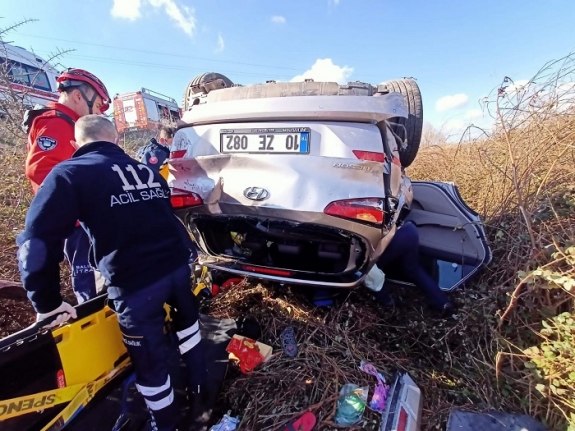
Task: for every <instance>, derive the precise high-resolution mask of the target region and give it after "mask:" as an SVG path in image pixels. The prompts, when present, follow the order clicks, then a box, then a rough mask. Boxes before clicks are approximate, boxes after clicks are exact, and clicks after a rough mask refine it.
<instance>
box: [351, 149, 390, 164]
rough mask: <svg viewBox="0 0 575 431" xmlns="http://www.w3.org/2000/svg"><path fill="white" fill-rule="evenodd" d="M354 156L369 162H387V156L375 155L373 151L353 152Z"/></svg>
mask: <svg viewBox="0 0 575 431" xmlns="http://www.w3.org/2000/svg"><path fill="white" fill-rule="evenodd" d="M353 154H354V155H355V157H357V158H358V159H359V160H365V161H368V162H380V163H383V162H385V154H383V153H375V152H373V151H361V150H353Z"/></svg>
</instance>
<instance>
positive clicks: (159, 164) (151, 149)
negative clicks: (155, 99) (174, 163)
mask: <svg viewBox="0 0 575 431" xmlns="http://www.w3.org/2000/svg"><path fill="white" fill-rule="evenodd" d="M174 133H175V132H174V129H173V128H171V127H167V126H162V127H160V133H159V137H158V140H159V141H157V140H156V139H155V138H152V139H150V142H149V143H148V144H147V145H144V146H142V147H140V148H139V149H138V151H137V152H136V159H137V160H139V161H140V162H141V163H143V164H145V165H146V166H148V167H149V168H152V169H153V170H155V171H157V172H159V173H160V175H161V176H162V177H164V179H166V180H167V179H168V172H169V171H168V159H169V158H170V146H171V145H172V142H173V141H174Z"/></svg>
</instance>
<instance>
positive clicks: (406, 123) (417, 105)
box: [384, 78, 423, 168]
mask: <svg viewBox="0 0 575 431" xmlns="http://www.w3.org/2000/svg"><path fill="white" fill-rule="evenodd" d="M384 85H385V86H387V89H388V90H389V91H390V92H396V93H401V94H402V95H403V96H404V98H405V102H406V104H407V111H408V113H409V115H408V118H403V117H394V118H390V120H389V121H390V122H392V123H397V125H392V126H391V129H392V130H393V132H394V133H395V134H396V135H398V136H399V137H400V138H402V139H405V138H407V147H406V148H405V149H403V150H402V151H400V153H399V159H400V161H401V166H403V167H405V168H406V167H408V166H409V165H411V164H412V163H413V161H414V160H415V157H416V156H417V151H418V150H419V144H420V143H421V132H422V130H423V102H422V100H421V91H420V90H419V86H418V85H417V83H416V82H415V80H414V79H411V78H404V79H396V80H392V81H386V82H384ZM402 126H403V127H402ZM404 127H405V130H404V129H403V128H404ZM406 134H407V136H406Z"/></svg>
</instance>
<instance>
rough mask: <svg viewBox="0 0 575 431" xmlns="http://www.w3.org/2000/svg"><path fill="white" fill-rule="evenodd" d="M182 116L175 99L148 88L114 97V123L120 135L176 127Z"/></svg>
mask: <svg viewBox="0 0 575 431" xmlns="http://www.w3.org/2000/svg"><path fill="white" fill-rule="evenodd" d="M181 115H182V111H181V109H180V108H179V107H178V104H177V102H176V101H175V99H173V98H171V97H168V96H165V95H163V94H160V93H157V92H155V91H152V90H148V89H147V88H142V89H141V90H140V91H135V92H132V93H124V94H116V95H115V96H114V121H115V123H116V128H117V129H118V132H119V133H125V132H133V131H144V130H156V129H158V127H159V126H160V125H162V124H165V125H169V126H174V125H175V124H176V122H177V121H178V120H179V119H180V117H181Z"/></svg>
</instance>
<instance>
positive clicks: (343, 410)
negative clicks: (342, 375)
mask: <svg viewBox="0 0 575 431" xmlns="http://www.w3.org/2000/svg"><path fill="white" fill-rule="evenodd" d="M368 392H369V387H368V386H366V387H359V386H358V385H356V384H354V383H346V384H345V385H343V387H342V388H341V391H339V399H338V401H337V411H336V412H335V423H336V424H338V425H343V426H352V425H355V424H357V423H358V422H359V421H360V420H361V418H362V417H363V412H364V411H365V406H366V404H367V395H368Z"/></svg>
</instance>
